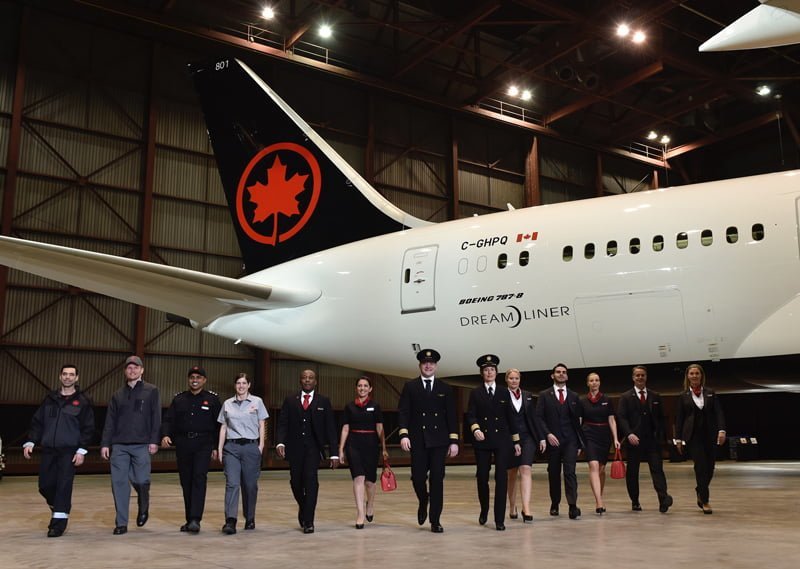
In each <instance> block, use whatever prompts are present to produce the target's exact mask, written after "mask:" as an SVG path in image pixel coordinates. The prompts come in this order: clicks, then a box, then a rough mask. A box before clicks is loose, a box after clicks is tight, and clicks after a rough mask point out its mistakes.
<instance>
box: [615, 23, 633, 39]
mask: <svg viewBox="0 0 800 569" xmlns="http://www.w3.org/2000/svg"><path fill="white" fill-rule="evenodd" d="M629 33H631V29H630V27H628V24H620V25H619V26H617V35H618V36H619V37H621V38H624V37H626V36H627V35H628V34H629Z"/></svg>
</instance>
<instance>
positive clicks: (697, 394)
mask: <svg viewBox="0 0 800 569" xmlns="http://www.w3.org/2000/svg"><path fill="white" fill-rule="evenodd" d="M689 388H690V389H691V390H692V393H694V395H695V397H700V394H701V393H702V392H703V386H702V385H698V386H697V387H695V386H694V385H690V386H689Z"/></svg>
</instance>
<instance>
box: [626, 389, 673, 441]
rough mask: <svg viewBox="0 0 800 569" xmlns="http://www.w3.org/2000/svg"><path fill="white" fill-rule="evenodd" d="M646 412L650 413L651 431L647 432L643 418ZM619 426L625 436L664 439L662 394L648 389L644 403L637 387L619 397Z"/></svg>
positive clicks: (655, 439)
mask: <svg viewBox="0 0 800 569" xmlns="http://www.w3.org/2000/svg"><path fill="white" fill-rule="evenodd" d="M645 414H649V415H650V426H651V430H650V432H645V427H644V425H643V424H642V418H643V417H644V416H645ZM617 428H618V429H619V431H620V433H621V435H620V439H622V438H623V437H625V438H627V436H628V435H630V434H634V435H636V436H637V437H639V438H640V439H644V440H654V441H656V442H659V443H660V442H663V441H664V405H663V404H662V401H661V395H660V394H658V393H656V392H655V391H653V390H652V389H647V403H646V404H645V405H642V403H641V402H640V401H639V397H638V396H637V395H636V389H635V388H633V389H630V390H628V391H626V392H625V393H623V394H622V396H621V397H620V398H619V408H618V409H617Z"/></svg>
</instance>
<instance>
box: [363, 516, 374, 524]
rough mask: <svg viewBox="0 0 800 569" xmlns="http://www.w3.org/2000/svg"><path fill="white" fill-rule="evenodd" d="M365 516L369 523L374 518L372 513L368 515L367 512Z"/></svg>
mask: <svg viewBox="0 0 800 569" xmlns="http://www.w3.org/2000/svg"><path fill="white" fill-rule="evenodd" d="M365 517H366V518H367V521H368V522H369V523H372V520H374V519H375V514H372V515H370V514H367V515H366V516H365Z"/></svg>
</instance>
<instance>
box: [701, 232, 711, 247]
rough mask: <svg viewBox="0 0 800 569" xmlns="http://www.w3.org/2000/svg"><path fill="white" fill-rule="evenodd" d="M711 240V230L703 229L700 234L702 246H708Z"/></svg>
mask: <svg viewBox="0 0 800 569" xmlns="http://www.w3.org/2000/svg"><path fill="white" fill-rule="evenodd" d="M713 242H714V234H713V233H711V230H710V229H703V232H702V233H701V234H700V243H702V244H703V246H704V247H708V246H709V245H711V244H712V243H713Z"/></svg>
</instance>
